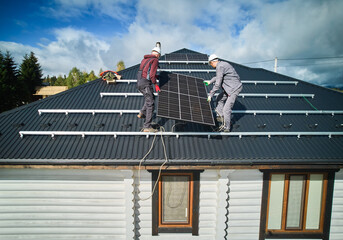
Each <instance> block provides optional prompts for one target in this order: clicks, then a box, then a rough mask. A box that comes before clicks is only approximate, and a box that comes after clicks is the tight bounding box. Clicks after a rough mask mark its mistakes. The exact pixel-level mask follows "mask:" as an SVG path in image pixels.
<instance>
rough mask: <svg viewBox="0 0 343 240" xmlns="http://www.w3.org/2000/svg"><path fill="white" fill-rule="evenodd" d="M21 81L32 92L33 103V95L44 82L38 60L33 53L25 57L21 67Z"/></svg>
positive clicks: (31, 99)
mask: <svg viewBox="0 0 343 240" xmlns="http://www.w3.org/2000/svg"><path fill="white" fill-rule="evenodd" d="M20 80H21V81H23V82H24V83H25V84H26V85H27V87H28V89H29V92H30V101H33V94H34V93H35V92H36V87H37V86H41V85H42V82H43V74H42V69H41V66H40V64H39V63H38V59H37V58H36V56H35V55H34V53H33V52H31V53H30V56H29V55H27V54H26V55H25V56H24V60H23V62H22V64H21V65H20Z"/></svg>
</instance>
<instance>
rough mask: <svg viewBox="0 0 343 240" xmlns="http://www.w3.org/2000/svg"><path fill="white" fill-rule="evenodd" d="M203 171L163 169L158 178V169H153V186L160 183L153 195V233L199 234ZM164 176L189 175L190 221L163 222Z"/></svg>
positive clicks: (154, 234)
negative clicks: (201, 173)
mask: <svg viewBox="0 0 343 240" xmlns="http://www.w3.org/2000/svg"><path fill="white" fill-rule="evenodd" d="M200 172H201V171H162V172H161V176H160V178H159V179H157V178H158V171H152V188H153V186H154V185H155V183H156V181H158V185H157V187H156V188H155V191H154V193H153V195H152V235H153V236H156V235H159V233H192V235H194V236H197V235H199V233H198V232H199V190H200V183H199V182H200ZM163 176H189V177H190V178H189V179H190V181H189V183H188V184H189V187H190V188H189V199H188V201H189V203H188V204H189V206H190V207H189V209H188V213H189V222H188V223H186V224H185V223H173V224H172V223H162V192H161V187H162V177H163Z"/></svg>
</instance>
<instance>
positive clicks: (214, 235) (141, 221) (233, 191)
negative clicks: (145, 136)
mask: <svg viewBox="0 0 343 240" xmlns="http://www.w3.org/2000/svg"><path fill="white" fill-rule="evenodd" d="M140 175H141V181H140V185H139V197H141V198H146V197H149V196H150V195H151V188H152V186H151V173H148V172H147V171H141V174H140ZM134 176H135V187H136V191H137V192H138V190H137V189H138V184H137V183H138V180H137V178H138V177H137V176H138V174H137V172H135V174H134ZM228 191H229V196H228ZM261 197H262V173H261V172H259V171H258V170H250V171H243V170H205V171H204V172H202V173H200V203H199V204H200V206H199V207H200V208H199V236H192V235H191V234H189V233H188V234H167V233H162V234H159V236H152V235H151V224H152V222H151V221H152V220H151V198H150V199H148V200H146V201H138V202H137V203H136V211H135V212H136V217H138V222H137V224H136V228H137V229H136V233H137V236H139V239H142V240H148V239H156V240H159V239H161V240H162V239H163V240H164V239H167V240H168V239H170V240H175V237H177V238H178V239H183V240H187V239H203V240H211V239H218V240H222V239H225V236H226V238H227V239H230V240H231V239H245V240H246V239H258V234H259V225H260V208H261ZM228 198H229V199H230V201H229V204H228V202H227V199H228ZM137 199H138V198H137ZM228 206H229V216H227V207H228ZM227 219H228V222H227ZM227 224H228V229H227ZM227 234H228V235H227Z"/></svg>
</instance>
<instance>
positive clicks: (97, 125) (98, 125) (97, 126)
mask: <svg viewBox="0 0 343 240" xmlns="http://www.w3.org/2000/svg"><path fill="white" fill-rule="evenodd" d="M94 127H95V128H96V129H100V128H103V127H105V123H97V124H95V126H94Z"/></svg>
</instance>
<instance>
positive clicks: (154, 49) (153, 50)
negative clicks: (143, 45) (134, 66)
mask: <svg viewBox="0 0 343 240" xmlns="http://www.w3.org/2000/svg"><path fill="white" fill-rule="evenodd" d="M151 51H152V52H158V53H159V54H161V48H159V47H154V48H153V49H152V50H151Z"/></svg>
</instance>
